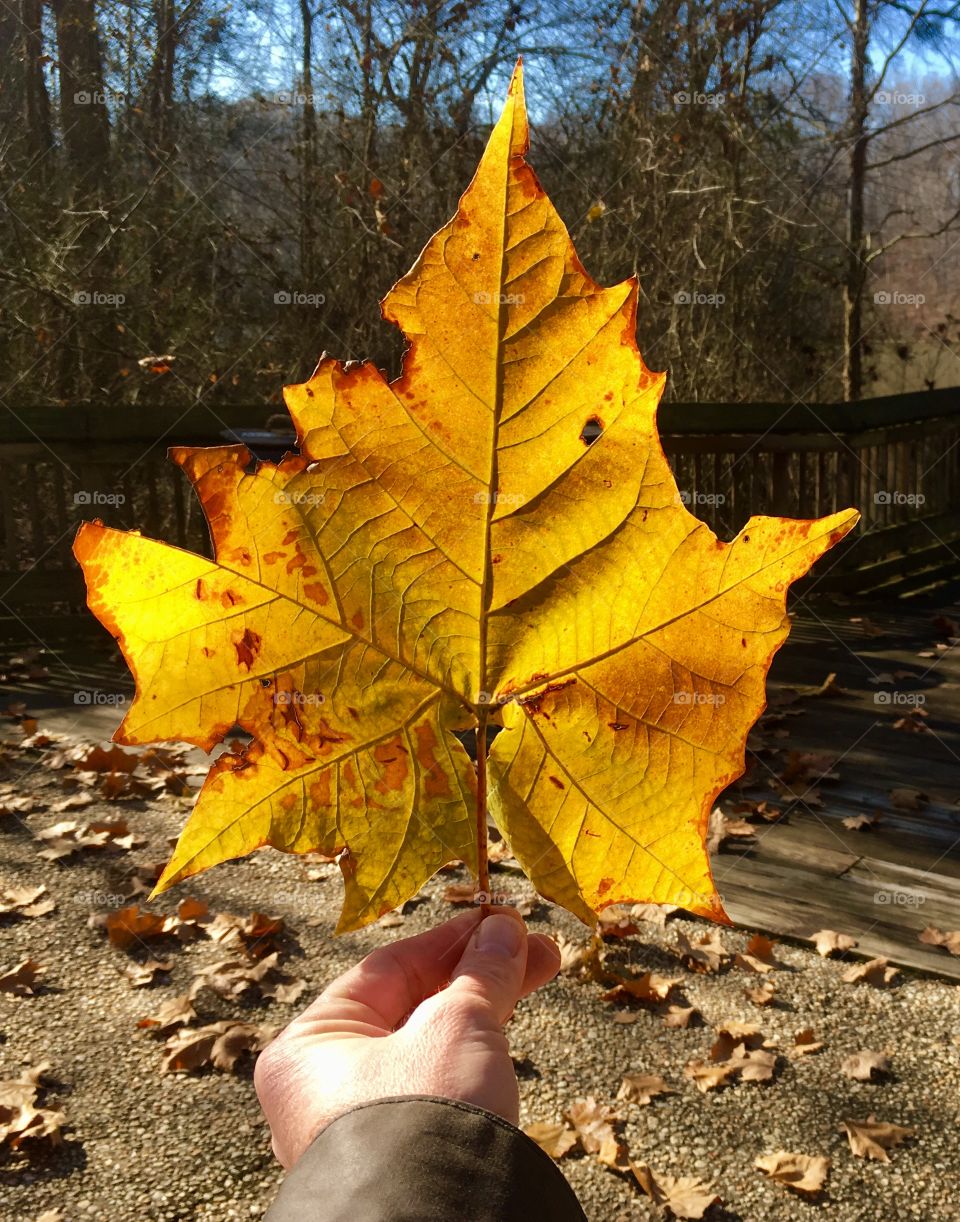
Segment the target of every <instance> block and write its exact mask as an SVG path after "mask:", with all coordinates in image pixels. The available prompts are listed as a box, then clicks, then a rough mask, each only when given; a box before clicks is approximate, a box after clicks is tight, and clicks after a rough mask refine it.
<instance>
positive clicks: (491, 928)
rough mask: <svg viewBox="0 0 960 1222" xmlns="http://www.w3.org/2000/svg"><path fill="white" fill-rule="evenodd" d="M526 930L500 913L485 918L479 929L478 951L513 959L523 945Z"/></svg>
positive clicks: (511, 918) (517, 922) (512, 919)
mask: <svg viewBox="0 0 960 1222" xmlns="http://www.w3.org/2000/svg"><path fill="white" fill-rule="evenodd" d="M523 938H524V928H523V926H522V925H521V924H520V922H519V921H517V920H514V918H513V917H508V916H502V915H500V914H498V913H493V915H491V916H488V917H484V918H483V920H482V921H481V922H480V926H479V928H478V929H477V943H476V945H477V950H482V951H486V952H487V953H488V954H491V955H503V957H504V958H505V959H512V958H513V957H514V955H516V954H517V953H518V952H519V950H520V947H521V946H522V945H523Z"/></svg>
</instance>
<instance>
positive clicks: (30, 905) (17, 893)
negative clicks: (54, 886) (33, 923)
mask: <svg viewBox="0 0 960 1222" xmlns="http://www.w3.org/2000/svg"><path fill="white" fill-rule="evenodd" d="M56 906H57V905H56V903H55V901H54V899H53V896H52V895H50V893H49V892H48V891H47V889H46V887H45V886H44V885H43V884H42V883H41V884H40V885H39V886H37V887H11V888H10V889H9V890H7V891H4V892H3V893H2V894H0V916H7V915H10V914H12V915H14V916H22V917H38V916H44V915H45V914H46V913H48V912H53V910H54V908H56Z"/></svg>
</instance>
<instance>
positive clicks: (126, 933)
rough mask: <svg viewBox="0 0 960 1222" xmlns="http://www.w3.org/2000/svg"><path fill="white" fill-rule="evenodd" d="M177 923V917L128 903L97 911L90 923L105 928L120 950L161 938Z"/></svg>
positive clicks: (98, 927)
mask: <svg viewBox="0 0 960 1222" xmlns="http://www.w3.org/2000/svg"><path fill="white" fill-rule="evenodd" d="M176 924H177V918H176V917H172V916H164V915H163V914H162V913H160V912H147V911H145V910H141V908H140V906H139V904H128V905H127V907H126V908H118V909H117V910H116V911H115V912H104V913H96V914H95V915H94V916H92V917H91V918H90V925H91V926H92V927H93V928H96V929H105V930H106V931H107V937H108V938H109V940H110V945H111V946H116V947H118V948H119V949H120V950H129V949H130V947H131V946H133V945H135V944H136V943H137V942H146V941H149V940H150V939H151V938H161V937H163V936H164V934H168V933H171V932H172V931H173V930H174V929H175V928H176Z"/></svg>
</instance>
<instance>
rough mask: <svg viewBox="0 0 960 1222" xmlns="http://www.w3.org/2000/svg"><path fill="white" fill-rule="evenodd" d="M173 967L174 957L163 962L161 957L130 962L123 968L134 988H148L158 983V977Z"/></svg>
mask: <svg viewBox="0 0 960 1222" xmlns="http://www.w3.org/2000/svg"><path fill="white" fill-rule="evenodd" d="M172 967H173V960H172V959H168V960H166V961H165V962H162V961H161V960H160V959H154V958H150V959H147V960H146V962H144V963H128V964H127V965H126V966H125V967H124V969H123V974H124V976H126V977H127V979H128V980H129V981H130V985H131V987H132V988H134V989H146V988H149V987H150V986H151V985H153V984H156V983H157V978H158V977H159V976H161V975H163V974H164V973H166V972H169V971H170V970H171V968H172Z"/></svg>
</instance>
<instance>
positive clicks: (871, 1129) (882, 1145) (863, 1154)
mask: <svg viewBox="0 0 960 1222" xmlns="http://www.w3.org/2000/svg"><path fill="white" fill-rule="evenodd" d="M843 1129H845V1130H846V1134H847V1140H848V1141H849V1143H850V1150H851V1152H852V1153H853V1154H855V1155H856V1156H857V1158H875V1159H876V1160H877V1161H878V1162H881V1163H888V1162H889V1161H890V1155H889V1154H887V1151H888V1150H891V1149H893V1147H894V1146H899V1145H900V1144H901V1142H903V1141H905V1140H906V1139H907V1138H908V1137H915V1136H916V1132H917V1131H916V1129H908V1128H903V1127H902V1126H901V1125H899V1124H889V1123H888V1122H887V1121H884V1120H877V1118H876V1116H873V1115H870V1116H868V1117H867V1119H866V1120H845V1121H844V1122H843Z"/></svg>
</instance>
